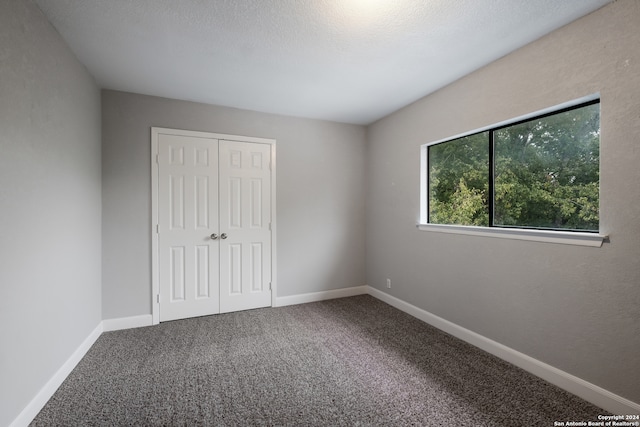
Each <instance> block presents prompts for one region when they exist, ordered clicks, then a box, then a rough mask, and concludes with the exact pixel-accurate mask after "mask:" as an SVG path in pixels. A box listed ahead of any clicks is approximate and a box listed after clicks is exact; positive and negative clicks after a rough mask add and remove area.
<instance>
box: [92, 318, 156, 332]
mask: <svg viewBox="0 0 640 427" xmlns="http://www.w3.org/2000/svg"><path fill="white" fill-rule="evenodd" d="M152 322H153V319H152V317H151V315H150V314H143V315H140V316H131V317H120V318H117V319H106V320H103V321H102V327H103V329H104V332H109V331H119V330H121V329H131V328H141V327H143V326H151V325H152Z"/></svg>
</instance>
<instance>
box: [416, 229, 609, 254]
mask: <svg viewBox="0 0 640 427" xmlns="http://www.w3.org/2000/svg"><path fill="white" fill-rule="evenodd" d="M418 229H419V230H422V231H435V232H438V233H452V234H465V235H468V236H482V237H498V238H501V239H513V240H528V241H533V242H544V243H558V244H563V245H576V246H591V247H597V248H599V247H601V246H602V242H604V240H605V239H606V238H607V236H603V235H601V234H598V233H585V232H578V231H551V230H549V231H547V230H529V229H521V228H498V227H491V228H489V227H476V226H467V225H444V224H418Z"/></svg>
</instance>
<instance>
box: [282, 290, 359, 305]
mask: <svg viewBox="0 0 640 427" xmlns="http://www.w3.org/2000/svg"><path fill="white" fill-rule="evenodd" d="M368 292H369V287H368V286H353V287H351V288H342V289H333V290H330V291H322V292H311V293H308V294H299V295H290V296H286V297H277V298H276V305H275V306H276V307H283V306H285V305H295V304H306V303H308V302H318V301H324V300H328V299H334V298H345V297H353V296H356V295H364V294H367V293H368Z"/></svg>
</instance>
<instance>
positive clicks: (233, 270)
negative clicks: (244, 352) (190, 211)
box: [219, 140, 271, 313]
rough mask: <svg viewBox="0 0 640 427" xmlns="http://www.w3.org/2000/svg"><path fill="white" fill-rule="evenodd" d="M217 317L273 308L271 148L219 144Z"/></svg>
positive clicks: (246, 144)
mask: <svg viewBox="0 0 640 427" xmlns="http://www.w3.org/2000/svg"><path fill="white" fill-rule="evenodd" d="M219 144H220V146H219V156H220V157H219V168H220V175H219V176H220V194H219V196H220V200H219V203H220V233H221V235H220V236H221V240H220V312H221V313H225V312H230V311H238V310H247V309H251V308H258V307H268V306H271V283H270V282H271V147H270V146H269V145H268V144H260V143H247V142H236V141H224V140H220V142H219Z"/></svg>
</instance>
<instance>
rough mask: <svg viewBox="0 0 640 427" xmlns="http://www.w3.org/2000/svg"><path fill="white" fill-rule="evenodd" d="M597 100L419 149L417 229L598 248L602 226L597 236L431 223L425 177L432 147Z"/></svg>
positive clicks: (569, 104)
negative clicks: (418, 214)
mask: <svg viewBox="0 0 640 427" xmlns="http://www.w3.org/2000/svg"><path fill="white" fill-rule="evenodd" d="M599 98H600V94H599V93H595V94H592V95H588V96H585V97H582V98H579V99H574V100H572V101H569V102H565V103H563V104H559V105H556V106H553V107H549V108H545V109H543V110H539V111H536V112H533V113H530V114H526V115H523V116H520V117H516V118H513V119H509V120H505V121H502V122H499V123H494V124H492V125H489V126H485V127H482V128H479V129H474V130H472V131H469V132H465V133H462V134H459V135H455V136H452V137H448V138H444V139H440V140H437V141H433V142H429V143H427V144H423V145H422V146H420V220H419V223H418V225H417V226H418V229H419V230H421V231H429V232H438V233H451V234H464V235H468V236H482V237H496V238H502V239H514V240H528V241H534V242H545V243H557V244H566V245H578V246H592V247H601V246H602V243H603V242H604V241H605V240H606V239H607V238H608V236H607V235H606V234H604V233H603V232H602V227H600V230H599V232H598V233H592V232H580V231H562V230H535V229H530V228H526V229H525V228H511V227H499V226H494V227H479V226H467V225H453V224H430V223H429V222H428V220H429V212H428V203H429V200H428V199H429V194H428V192H429V191H428V180H427V177H428V174H429V170H428V168H429V162H428V157H427V156H428V147H429V146H431V145H435V144H439V143H442V142H446V141H452V140H454V139H458V138H463V137H465V136H469V135H473V134H477V133H481V132H484V131H487V130H490V129H494V128H497V127H501V126H505V125H509V124H511V123H515V122H518V121H521V120H527V119H530V118H533V117H537V116H541V115H544V114H548V113H553V112H554V111H558V110H562V109H564V108H570V107H574V106H576V105H579V104H583V103H586V102H589V101H594V100H596V99H599Z"/></svg>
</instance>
